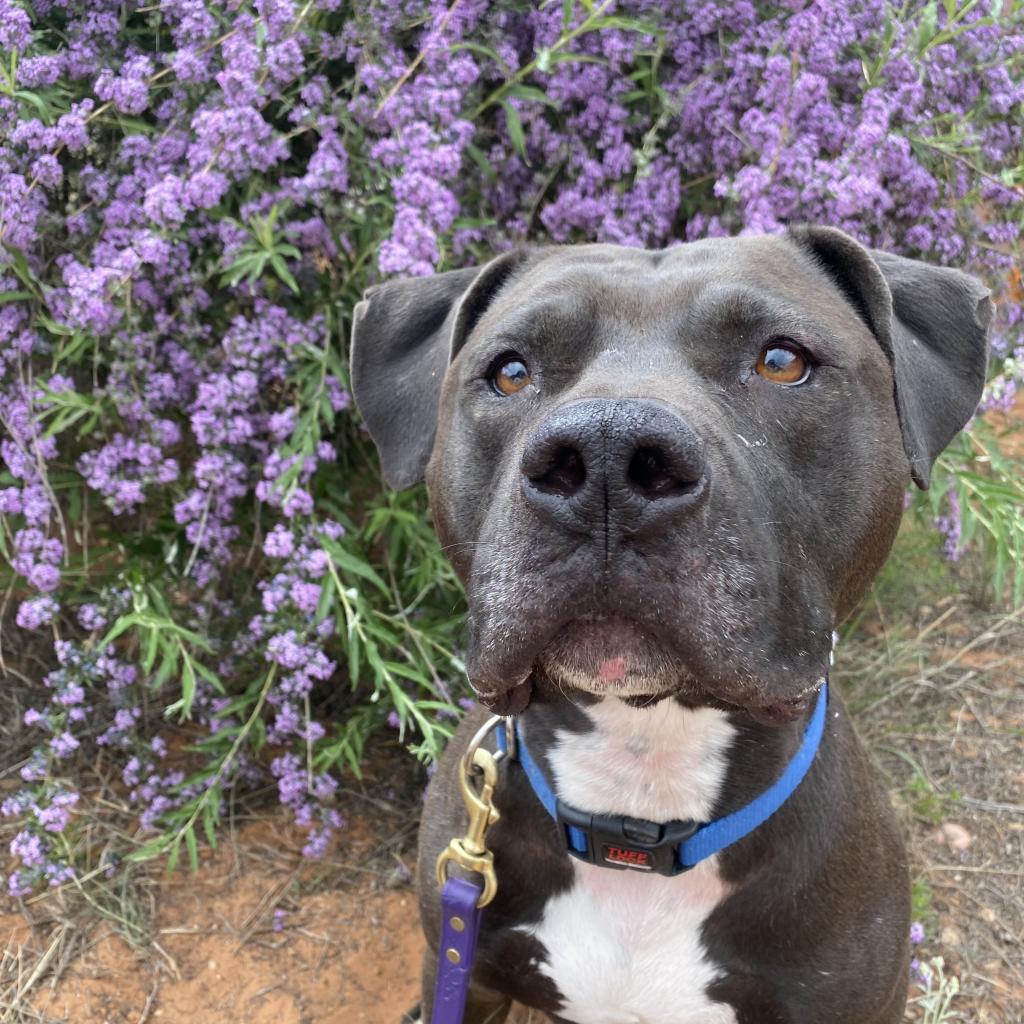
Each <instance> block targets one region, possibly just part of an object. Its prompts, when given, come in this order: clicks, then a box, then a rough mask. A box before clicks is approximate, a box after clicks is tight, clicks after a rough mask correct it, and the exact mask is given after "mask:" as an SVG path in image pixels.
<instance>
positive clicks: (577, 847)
mask: <svg viewBox="0 0 1024 1024" xmlns="http://www.w3.org/2000/svg"><path fill="white" fill-rule="evenodd" d="M827 707H828V681H827V680H826V681H824V682H823V683H822V686H821V690H820V691H819V693H818V700H817V703H816V704H815V706H814V713H813V714H812V715H811V717H810V719H809V721H808V722H807V725H806V726H805V727H804V735H803V739H802V740H801V743H800V747H799V749H798V750H797V752H796V753H795V754H794V755H793V758H792V760H791V761H790V762H789V764H788V765H786V769H785V771H784V772H783V773H782V775H780V776H779V778H778V779H777V780H776V781H775V782H774V783H772V785H771V786H769V787H768V788H767V789H766V790H765V791H764V792H763V793H761V794H760V795H759V796H757V797H755V798H754V799H753V800H751V801H750V803H748V804H747V805H746V806H744V807H741V808H740V809H739V810H736V811H733V812H732V813H731V814H727V815H725V817H723V818H718V819H717V820H716V821H710V822H705V823H704V824H701V825H699V826H695V827H694V828H693V829H692V830H690V834H688V835H686V837H685V838H682V839H681V841H680V842H679V843H678V844H675V843H673V844H672V845H673V846H674V857H673V860H672V864H671V867H670V869H669V870H662V871H661V872H660V873H661V874H678V873H680V872H682V871H686V870H688V869H689V868H692V867H693V866H694V865H695V864H699V863H700V862H701V861H702V860H705V859H706V858H708V857H710V856H712V855H713V854H716V853H718V852H719V851H720V850H724V849H725V848H726V847H727V846H731V845H732V844H733V843H735V842H737V841H738V840H740V839H742V838H743V837H744V836H746V835H749V834H750V833H751V832H753V831H754V829H756V828H758V827H759V826H761V825H763V824H764V823H765V822H766V821H767V820H768V819H769V818H770V817H771V816H772V815H773V814H774V813H775V812H776V811H777V810H778V809H779V808H780V807H781V806H782V805H783V804H784V803H785V802H786V801H787V800H788V799H789V797H790V796H791V795H792V794H793V792H794V790H795V789H796V788H797V786H799V785H800V783H801V782H802V781H803V778H804V776H805V775H806V774H807V772H808V770H809V769H810V767H811V764H812V763H813V761H814V757H815V755H816V754H817V752H818V746H819V745H820V743H821V737H822V734H823V733H824V731H825V711H826V709H827ZM497 737H498V746H499V748H500V749H501V750H505V735H504V731H503V730H501V729H499V730H498V731H497ZM515 756H516V758H517V759H518V761H519V763H520V765H522V768H523V771H524V772H525V773H526V777H527V779H528V780H529V782H530V786H531V788H532V789H533V792H534V793H535V794H536V796H537V799H538V800H539V801H540V802H541V804H543V806H544V809H545V810H546V811H547V812H548V814H550V815H551V817H552V818H554V819H555V821H556V822H558V823H559V825H560V826H561V827H562V828H563V829H564V832H565V842H566V848H567V850H568V852H569V853H571V854H573V856H575V857H577V858H579V859H581V860H586V861H591V862H593V863H595V864H603V863H605V862H606V861H608V862H609V863H613V861H611V860H610V859H609V858H608V857H607V856H604V857H602V856H601V855H600V853H599V851H596V850H593V849H591V843H590V838H592V835H593V834H591V836H590V837H588V834H587V832H588V830H587V829H585V828H581V827H579V826H578V825H576V824H573V823H572V822H571V821H567V820H566V819H567V818H571V819H574V820H577V821H584V820H587V819H591V818H592V817H596V816H590V815H587V814H584V813H583V812H580V811H576V810H575V809H573V808H571V807H568V806H567V805H566V804H564V803H562V802H561V801H560V800H559V799H558V797H557V796H556V795H555V792H554V790H553V789H552V788H551V786H550V784H549V783H548V780H547V779H546V778H545V777H544V773H543V772H542V771H541V770H540V767H539V766H538V765H537V762H536V761H534V759H533V758H532V757H531V756H530V751H529V749H528V748H527V746H526V744H525V743H524V742H523V735H522V731H521V730H520V728H519V726H518V723H517V724H516V752H515ZM604 820H606V821H608V820H612V819H608V818H606V819H604ZM615 820H617V821H619V822H628V823H630V825H631V827H634V828H635V827H636V826H640V827H642V828H643V827H647V830H648V834H651V835H653V834H655V832H656V830H659V829H664V827H663V826H661V825H657V824H655V823H654V822H642V821H638V820H637V819H627V818H619V819H615ZM671 824H678V823H670V825H671ZM666 834H667V833H666ZM669 838H671V837H669ZM629 842H630V840H629V839H628V838H627V839H626V840H625V842H624V845H627V846H628V844H629ZM643 845H644V844H643V843H641V844H640V846H641V847H642V846H643ZM640 856H641V857H642V856H644V854H643V853H641V854H640ZM619 866H624V865H623V864H620V865H619ZM625 866H645V865H644V864H643V863H641V864H640V865H637V864H633V865H625ZM650 869H651V868H650V866H647V870H650Z"/></svg>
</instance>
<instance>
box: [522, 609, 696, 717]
mask: <svg viewBox="0 0 1024 1024" xmlns="http://www.w3.org/2000/svg"><path fill="white" fill-rule="evenodd" d="M537 661H538V663H539V665H540V666H541V668H543V669H544V671H545V672H546V673H547V675H548V676H549V677H550V678H551V679H552V680H553V681H555V682H556V683H558V684H560V685H562V686H569V687H572V688H573V689H577V690H583V691H585V692H587V693H592V694H596V695H598V696H615V697H625V696H655V695H659V694H662V693H665V692H666V691H668V690H669V689H673V688H675V684H677V683H678V681H679V680H680V679H683V678H685V677H686V676H687V673H686V671H685V668H684V666H682V665H681V664H680V663H679V661H678V659H677V658H676V657H675V656H674V655H673V654H671V653H670V652H669V651H667V650H666V649H665V647H664V646H663V645H662V644H661V643H659V641H658V640H657V638H655V637H654V636H652V635H651V634H650V633H649V632H647V631H646V630H645V629H643V628H642V627H641V626H639V625H637V623H635V622H633V621H632V620H630V619H627V618H625V617H623V616H619V615H589V616H584V617H582V618H579V619H574V620H572V621H570V622H568V623H566V624H565V625H564V626H563V627H562V628H561V629H560V630H558V632H557V633H556V634H555V635H554V636H553V637H552V639H551V640H550V641H549V642H548V644H547V645H546V646H545V647H544V649H543V650H542V651H541V652H540V656H539V657H538V659H537Z"/></svg>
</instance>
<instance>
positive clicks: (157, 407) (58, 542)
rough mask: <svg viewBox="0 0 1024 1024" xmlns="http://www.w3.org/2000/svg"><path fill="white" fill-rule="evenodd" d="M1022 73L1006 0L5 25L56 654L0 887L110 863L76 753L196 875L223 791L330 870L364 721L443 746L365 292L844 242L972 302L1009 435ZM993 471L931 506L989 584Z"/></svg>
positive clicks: (452, 591) (79, 17)
mask: <svg viewBox="0 0 1024 1024" xmlns="http://www.w3.org/2000/svg"><path fill="white" fill-rule="evenodd" d="M1022 59H1024V6H1022V4H1021V0H1005V2H1001V3H999V4H996V5H995V6H993V5H987V6H986V5H983V4H980V3H978V2H977V0H971V2H968V3H964V4H958V3H956V2H955V0H944V2H942V3H934V2H930V3H910V4H908V5H904V7H903V8H902V10H901V11H900V12H899V13H897V12H895V11H893V10H891V9H890V8H889V7H888V6H887V5H886V4H885V3H884V2H882V0H856V2H854V3H852V4H835V3H833V2H830V0H815V2H804V0H789V2H787V3H785V4H782V5H777V6H772V5H764V4H762V5H755V4H753V3H751V2H749V0H728V2H723V3H709V2H698V0H684V2H683V3H682V4H679V5H676V6H675V8H673V10H672V13H671V16H668V15H666V14H665V13H664V5H661V4H656V3H651V2H649V0H621V2H618V3H614V2H613V0H603V2H601V3H600V4H595V3H594V2H593V0H566V2H564V3H562V4H545V5H534V4H526V3H520V2H516V0H505V2H501V3H486V2H484V0H462V2H457V3H454V4H451V6H446V5H444V4H440V3H437V2H431V0H407V2H405V3H402V4H394V3H379V2H373V0H356V2H355V3H353V4H351V5H343V4H342V3H341V2H340V0H306V2H303V3H298V2H294V0H253V2H249V0H231V2H229V3H227V4H213V3H206V2H205V0H157V2H150V3H146V4H142V3H131V2H130V3H124V2H122V0H117V2H115V0H90V2H89V3H84V2H82V0H34V2H33V3H32V4H31V6H30V5H29V4H28V3H27V2H23V0H0V425H2V440H0V458H2V462H0V556H2V561H3V563H4V566H5V568H4V580H3V583H4V585H5V597H4V599H3V605H2V609H0V614H2V615H3V645H4V646H3V649H0V656H3V657H5V658H6V659H7V660H8V661H10V660H11V659H12V658H14V657H16V656H18V655H19V652H24V651H26V650H28V649H29V647H30V646H32V645H34V646H32V650H33V651H36V652H38V651H39V650H43V654H42V655H41V656H40V657H41V658H42V661H43V662H44V663H45V664H46V665H47V666H48V667H47V668H45V669H44V670H42V671H37V670H35V669H32V668H30V663H29V662H28V661H25V663H24V665H22V667H21V668H20V669H19V674H18V675H17V676H16V677H15V678H16V679H17V680H19V682H17V683H16V685H18V686H22V687H24V688H25V692H26V694H28V695H31V697H32V699H33V701H34V703H33V706H31V707H29V708H28V710H27V711H25V713H24V720H23V734H22V735H23V738H25V737H27V738H28V740H27V743H26V746H25V749H26V751H29V752H28V753H26V756H25V760H24V762H23V763H22V765H21V768H20V773H21V780H22V783H23V785H22V786H21V788H20V789H18V790H17V791H15V792H13V793H12V794H11V795H9V796H8V797H7V799H6V800H5V801H4V803H3V808H2V809H3V814H4V815H7V816H8V817H11V818H13V819H15V820H16V821H17V822H18V832H17V835H16V837H15V839H14V842H13V843H12V845H11V853H12V854H13V856H14V858H15V860H14V866H13V871H12V874H11V876H10V890H11V892H12V893H14V894H16V895H20V894H24V893H26V892H28V891H30V890H31V889H32V888H34V887H36V886H39V885H43V884H46V883H49V884H58V883H60V882H62V881H64V880H66V879H67V878H69V877H72V873H73V872H74V871H75V870H76V869H79V870H80V869H81V867H82V864H81V863H75V861H76V859H77V860H79V861H81V860H82V859H83V858H84V859H85V860H87V861H88V860H89V858H90V857H93V858H95V857H96V856H98V855H96V854H93V853H90V851H88V850H85V851H84V852H83V851H82V850H81V848H80V847H76V846H75V845H74V844H73V843H72V841H71V838H70V837H71V836H73V834H74V830H75V827H76V820H77V817H76V816H77V815H79V814H81V812H82V802H83V801H82V797H81V795H80V793H79V791H78V789H77V788H76V785H75V783H74V777H75V771H74V764H75V760H76V757H80V756H81V754H82V753H83V751H84V750H85V749H89V750H94V751H95V750H98V751H99V752H100V755H101V757H102V758H104V759H106V762H107V763H108V764H109V765H111V766H113V767H114V768H116V771H117V773H118V775H119V777H120V781H121V784H122V785H123V791H124V794H125V796H126V798H127V799H129V800H130V801H132V802H133V803H134V805H135V806H136V807H137V809H138V816H139V819H138V820H139V829H140V834H142V835H144V836H148V839H149V841H148V842H147V843H146V844H145V845H144V846H143V847H142V848H141V850H137V851H136V855H139V856H147V855H151V854H152V853H155V852H161V851H167V852H169V853H170V854H171V856H172V857H173V858H176V857H177V856H178V853H179V850H180V849H181V848H182V847H183V846H184V848H185V849H186V850H187V852H188V853H189V855H190V857H191V858H192V859H193V860H195V858H196V856H197V852H196V851H197V833H198V830H199V829H200V828H201V829H203V830H204V831H205V833H206V835H207V836H208V837H210V839H211V841H212V838H213V835H214V827H215V825H216V822H217V819H218V815H219V813H220V810H221V806H222V803H223V801H224V798H225V794H226V793H228V792H229V791H230V790H231V789H232V788H233V787H237V786H239V785H243V784H245V783H247V782H250V781H253V780H256V779H258V778H260V777H263V776H265V775H267V774H269V776H270V777H272V778H273V779H275V780H276V783H277V787H278V791H279V795H280V799H281V801H282V803H283V804H285V805H286V806H287V807H289V808H290V809H292V810H293V811H294V813H295V816H296V820H297V821H298V823H299V824H300V825H302V826H304V827H306V828H307V829H308V830H309V839H308V845H307V852H308V853H309V854H311V855H315V854H317V853H319V852H321V851H322V850H323V849H324V848H325V846H326V844H327V843H328V842H329V840H330V836H331V834H332V833H333V832H334V831H335V830H336V829H338V828H339V827H340V826H341V824H342V822H341V821H340V819H339V817H338V814H337V812H336V811H335V810H334V809H333V808H332V806H331V797H332V793H333V791H334V789H335V787H336V785H337V781H338V774H339V772H341V771H342V770H345V769H346V768H348V769H350V770H353V771H358V765H359V760H360V756H361V752H362V749H363V744H364V743H365V741H366V739H367V738H368V737H369V736H370V735H371V734H372V733H373V731H374V730H375V729H377V728H389V727H390V728H394V729H396V730H398V733H399V734H400V735H401V736H402V737H409V738H411V740H412V741H413V744H414V747H415V749H416V750H417V751H418V752H419V753H421V754H422V755H423V756H432V755H434V754H436V753H437V751H438V750H439V748H440V746H441V745H442V744H443V742H444V739H445V737H446V736H447V735H448V733H449V731H450V728H451V722H452V720H453V719H454V717H455V715H456V713H457V707H458V697H459V695H460V694H461V693H463V692H464V691H463V689H462V682H461V680H462V669H461V664H460V662H459V660H458V655H457V641H458V632H457V630H458V619H459V616H458V615H457V614H453V608H455V609H456V610H457V606H458V600H459V599H458V590H457V585H456V583H455V582H454V580H453V577H452V575H451V573H450V571H449V570H448V569H447V568H446V567H445V564H444V561H443V559H442V557H441V555H440V553H439V552H438V550H437V548H436V546H435V544H434V542H433V541H432V538H431V534H430V531H429V528H428V526H427V524H426V518H425V515H424V505H423V500H422V495H421V494H419V493H417V492H413V493H411V494H401V495H393V494H387V493H385V492H384V491H383V490H382V488H381V487H380V485H379V482H378V476H377V472H376V468H375V462H374V460H373V458H372V456H371V454H370V451H369V448H368V445H367V443H366V441H365V440H364V438H363V436H362V435H361V433H360V431H359V428H358V425H357V423H356V422H355V420H354V417H353V416H352V414H351V411H350V409H349V395H348V391H347V377H346V365H345V357H344V352H345V347H346V345H345V338H346V335H347V326H348V316H349V311H350V310H351V308H352V306H353V304H354V303H355V301H356V300H357V299H358V297H359V295H360V293H361V291H362V289H363V288H364V287H365V285H366V284H367V282H368V281H369V280H371V279H373V278H376V277H379V276H381V275H387V274H399V273H401V274H427V273H431V272H433V271H434V270H435V269H437V268H438V267H441V266H445V267H447V266H453V265H457V264H460V263H465V262H471V261H474V260H478V259H482V258H483V257H484V255H485V254H486V253H488V252H490V251H493V250H494V249H497V248H502V247H507V246H510V245H513V244H516V243H518V242H521V241H524V240H526V239H532V238H550V239H555V240H558V241H567V240H584V239H585V240H604V241H613V242H620V243H624V244H627V245H650V246H663V245H666V244H671V243H672V242H674V241H678V240H681V239H692V238H698V237H702V236H706V235H717V234H725V233H730V232H737V231H776V230H780V229H782V228H783V226H784V225H785V224H787V223H788V222H790V221H794V220H808V221H820V222H825V223H830V224H835V225H837V226H839V227H842V228H844V229H845V230H847V231H849V232H850V233H852V234H853V235H855V236H856V237H858V238H860V239H861V240H863V241H865V242H869V243H871V244H874V245H878V246H883V247H887V248H891V249H894V250H897V251H900V252H903V253H906V254H909V255H917V256H922V257H925V258H928V259H932V260H936V261H938V262H945V263H954V264H957V265H961V266H967V267H970V268H971V269H973V270H974V271H975V272H976V273H979V274H982V275H983V276H985V277H986V279H987V280H988V281H989V282H990V284H991V286H992V288H993V290H994V292H995V294H996V297H997V300H998V303H997V324H996V331H995V345H996V353H997V355H998V357H999V359H998V361H997V364H996V366H995V371H994V375H993V378H992V383H991V385H990V388H989V392H988V396H987V399H986V400H987V402H988V404H989V405H998V406H1001V407H1003V408H1008V407H1009V405H1010V403H1011V402H1012V401H1013V396H1014V389H1015V387H1016V385H1017V382H1018V380H1019V379H1020V377H1021V374H1022V370H1024V362H1022V360H1024V350H1022V349H1021V348H1020V345H1021V313H1020V304H1019V300H1020V298H1021V293H1020V276H1019V269H1018V268H1019V262H1020V248H1019V247H1020V243H1019V227H1020V212H1021V205H1020V203H1021V195H1022V192H1024V169H1022V166H1021V148H1022V134H1024V133H1022V129H1021V124H1022V112H1024V67H1022ZM972 444H973V445H974V448H972V447H971V446H970V445H966V444H965V445H964V446H962V447H961V448H957V449H954V451H953V453H952V454H950V455H948V456H946V457H945V462H944V463H943V467H944V472H943V471H940V472H939V473H938V475H937V480H938V481H939V483H938V486H937V487H936V488H935V491H934V493H935V494H936V495H937V502H938V504H936V506H935V509H934V511H933V512H932V513H930V514H934V515H938V514H940V513H941V514H942V515H943V522H944V526H945V529H946V532H947V534H948V539H947V543H948V544H949V545H950V551H951V552H952V553H953V554H958V553H959V552H960V550H962V548H963V546H964V545H965V544H967V543H969V542H971V541H972V539H979V538H981V537H982V536H983V535H984V536H987V537H988V538H989V543H993V544H995V548H996V552H997V555H1000V557H1001V558H1002V563H1000V564H1002V565H1006V564H1007V561H1006V554H1007V552H1011V553H1012V552H1013V551H1014V550H1018V551H1019V550H1020V545H1021V544H1022V543H1024V521H1022V517H1021V515H1020V501H1021V496H1022V492H1021V489H1020V485H1019V484H1017V483H1016V482H1015V481H1014V480H1013V479H1012V478H1008V477H1007V474H1006V473H1005V472H1004V471H1003V470H1002V469H1001V467H1000V466H999V465H998V462H997V461H990V462H989V463H986V464H985V465H984V466H979V464H978V463H977V462H975V461H973V456H972V454H971V453H972V451H974V450H975V449H976V448H977V447H978V446H981V447H984V446H985V445H986V442H985V440H984V436H983V434H982V433H980V432H979V433H977V434H976V435H975V437H974V440H973V442H972ZM947 495H949V496H950V498H951V500H947V497H946V496H947ZM1015 545H1016V548H1015V547H1014V546H1015ZM1018 585H1020V584H1019V581H1018ZM44 638H45V640H44ZM31 664H32V665H34V664H35V661H33V662H31ZM339 695H340V696H339ZM26 699H27V698H26ZM168 717H171V718H174V719H177V720H179V721H184V722H187V723H191V724H190V725H188V727H187V729H186V733H187V735H189V736H190V737H191V742H192V745H193V750H192V753H191V755H190V756H186V757H182V753H181V751H180V749H178V748H180V744H179V745H178V748H175V746H174V745H171V747H170V748H169V744H168V742H167V737H165V736H164V735H163V734H162V722H163V721H164V719H166V718H168ZM179 734H180V730H179ZM91 866H96V865H91ZM99 866H100V867H103V865H99Z"/></svg>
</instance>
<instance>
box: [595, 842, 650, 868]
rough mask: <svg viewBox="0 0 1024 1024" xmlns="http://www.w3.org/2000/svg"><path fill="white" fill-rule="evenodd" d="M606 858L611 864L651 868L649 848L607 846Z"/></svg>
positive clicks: (605, 850)
mask: <svg viewBox="0 0 1024 1024" xmlns="http://www.w3.org/2000/svg"><path fill="white" fill-rule="evenodd" d="M604 859H605V860H606V861H608V862H609V863H611V864H622V865H624V866H625V867H629V868H642V869H643V870H645V871H650V870H651V855H650V853H649V852H648V851H647V850H631V849H629V847H627V846H606V847H605V848H604Z"/></svg>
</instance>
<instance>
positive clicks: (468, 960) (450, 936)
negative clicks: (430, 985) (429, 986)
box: [430, 877, 483, 1024]
mask: <svg viewBox="0 0 1024 1024" xmlns="http://www.w3.org/2000/svg"><path fill="white" fill-rule="evenodd" d="M482 892H483V886H480V885H474V884H473V883H472V882H467V881H466V880H465V879H462V878H454V877H453V878H449V879H448V880H447V881H446V882H445V883H444V887H443V888H442V890H441V945H440V948H439V949H438V954H437V980H436V981H435V983H434V1009H433V1011H432V1012H431V1015H430V1024H462V1017H463V1014H464V1013H465V1012H466V997H467V996H468V995H469V982H470V977H471V975H472V973H473V961H474V959H475V956H476V939H477V934H478V932H479V931H480V915H481V913H482V910H481V908H480V907H478V906H477V903H478V902H479V900H480V894H481V893H482Z"/></svg>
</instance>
